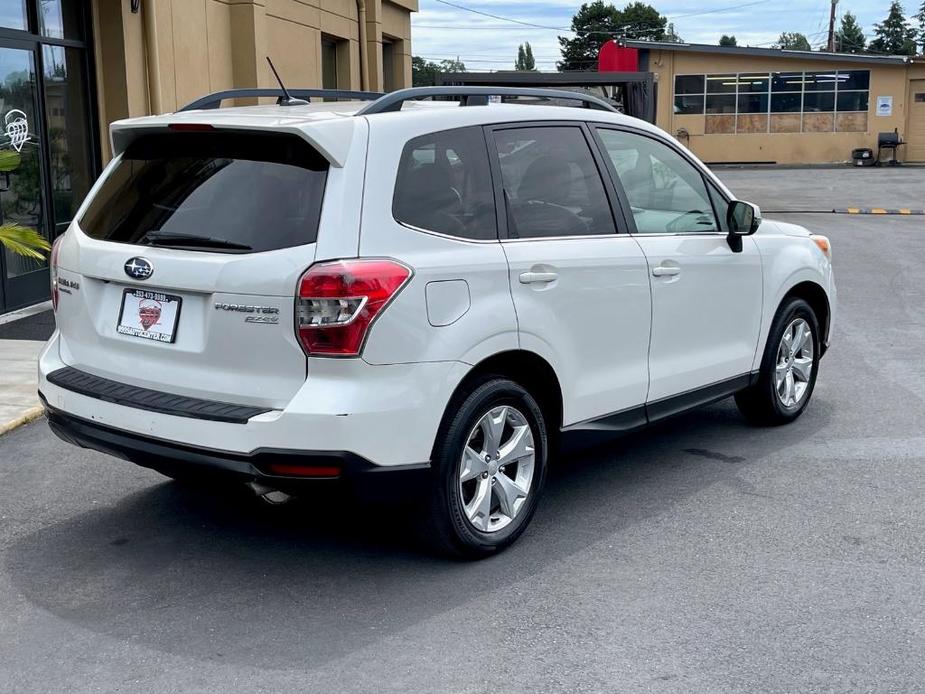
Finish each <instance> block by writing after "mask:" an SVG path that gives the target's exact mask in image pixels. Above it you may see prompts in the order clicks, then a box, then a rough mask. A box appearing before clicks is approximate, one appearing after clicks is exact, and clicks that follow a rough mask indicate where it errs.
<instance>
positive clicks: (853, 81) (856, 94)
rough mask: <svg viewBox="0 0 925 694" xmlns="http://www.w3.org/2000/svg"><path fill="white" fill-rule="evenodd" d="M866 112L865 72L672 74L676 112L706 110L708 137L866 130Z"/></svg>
mask: <svg viewBox="0 0 925 694" xmlns="http://www.w3.org/2000/svg"><path fill="white" fill-rule="evenodd" d="M915 99H916V100H917V101H925V94H916V95H915ZM869 110H870V71H869V70H825V71H818V72H772V73H737V74H718V75H678V76H676V77H675V113H677V114H700V113H704V114H705V122H704V126H705V127H704V132H705V134H707V135H720V134H723V135H726V134H730V133H740V134H749V133H768V132H770V133H799V132H807V133H824V132H830V133H833V132H866V131H867V126H868V112H869Z"/></svg>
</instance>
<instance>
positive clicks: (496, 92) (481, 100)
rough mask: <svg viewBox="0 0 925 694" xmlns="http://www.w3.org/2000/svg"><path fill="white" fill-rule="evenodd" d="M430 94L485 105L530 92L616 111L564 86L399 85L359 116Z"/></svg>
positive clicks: (395, 109) (396, 107) (398, 106)
mask: <svg viewBox="0 0 925 694" xmlns="http://www.w3.org/2000/svg"><path fill="white" fill-rule="evenodd" d="M432 96H459V97H465V98H464V100H463V102H462V104H461V105H462V106H484V105H486V104H487V103H488V101H489V97H492V96H501V97H505V96H532V97H536V98H542V99H569V100H571V101H580V102H582V105H583V106H584V107H585V108H594V109H599V110H601V111H617V109H616V107H614V105H613V104H610V103H608V102H606V101H604V100H603V99H601V98H599V97H596V96H592V95H591V94H582V93H581V92H571V91H566V90H564V89H542V88H538V87H453V86H449V85H447V86H441V87H414V88H412V89H399V90H398V91H394V92H390V93H388V94H386V95H385V96H383V97H381V98H379V99H376V100H375V101H374V102H372V103H371V104H367V105H366V106H364V107H363V108H361V109H360V110H359V111H357V114H356V115H358V116H368V115H370V114H371V113H388V112H390V111H400V110H401V107H402V104H404V103H405V102H406V101H411V100H413V99H423V98H426V97H432Z"/></svg>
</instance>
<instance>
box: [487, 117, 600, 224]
mask: <svg viewBox="0 0 925 694" xmlns="http://www.w3.org/2000/svg"><path fill="white" fill-rule="evenodd" d="M494 136H495V144H496V145H497V148H498V160H499V162H500V164H501V179H502V183H503V184H504V199H505V204H506V205H507V217H508V235H509V236H510V237H511V238H520V239H525V238H543V237H546V238H549V237H560V236H588V235H599V234H601V235H602V234H614V233H616V229H615V228H614V223H613V216H612V214H611V212H610V204H609V203H608V201H607V193H606V192H605V191H604V184H603V182H602V181H601V177H600V173H599V172H598V170H597V165H596V164H595V163H594V156H593V155H592V154H591V149H590V148H589V147H588V142H587V141H586V140H585V136H584V134H583V133H582V131H581V129H580V128H576V127H572V126H563V127H558V126H556V127H540V128H515V129H511V130H498V131H495V133H494Z"/></svg>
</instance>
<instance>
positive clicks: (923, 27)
mask: <svg viewBox="0 0 925 694" xmlns="http://www.w3.org/2000/svg"><path fill="white" fill-rule="evenodd" d="M915 20H916V21H917V22H918V23H919V43H920V44H921V45H922V53H925V2H923V3H922V6H921V7H920V8H919V12H918V14H917V15H915Z"/></svg>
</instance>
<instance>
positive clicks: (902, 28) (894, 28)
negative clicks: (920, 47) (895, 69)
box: [869, 0, 917, 55]
mask: <svg viewBox="0 0 925 694" xmlns="http://www.w3.org/2000/svg"><path fill="white" fill-rule="evenodd" d="M874 34H875V35H876V38H875V39H874V40H873V41H871V42H870V46H869V49H870V50H871V51H872V52H874V53H886V54H890V55H915V52H916V49H917V46H916V38H917V32H916V30H915V29H913V28H912V26H911V25H910V24H909V22H908V20H907V19H906V15H905V11H904V10H903V6H902V3H901V2H899V1H898V0H894V1H893V2H892V3H890V13H889V14H888V15H887V18H886V19H884V20H883V21H882V22H881V23H880V24H877V25H876V28H875V29H874Z"/></svg>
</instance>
